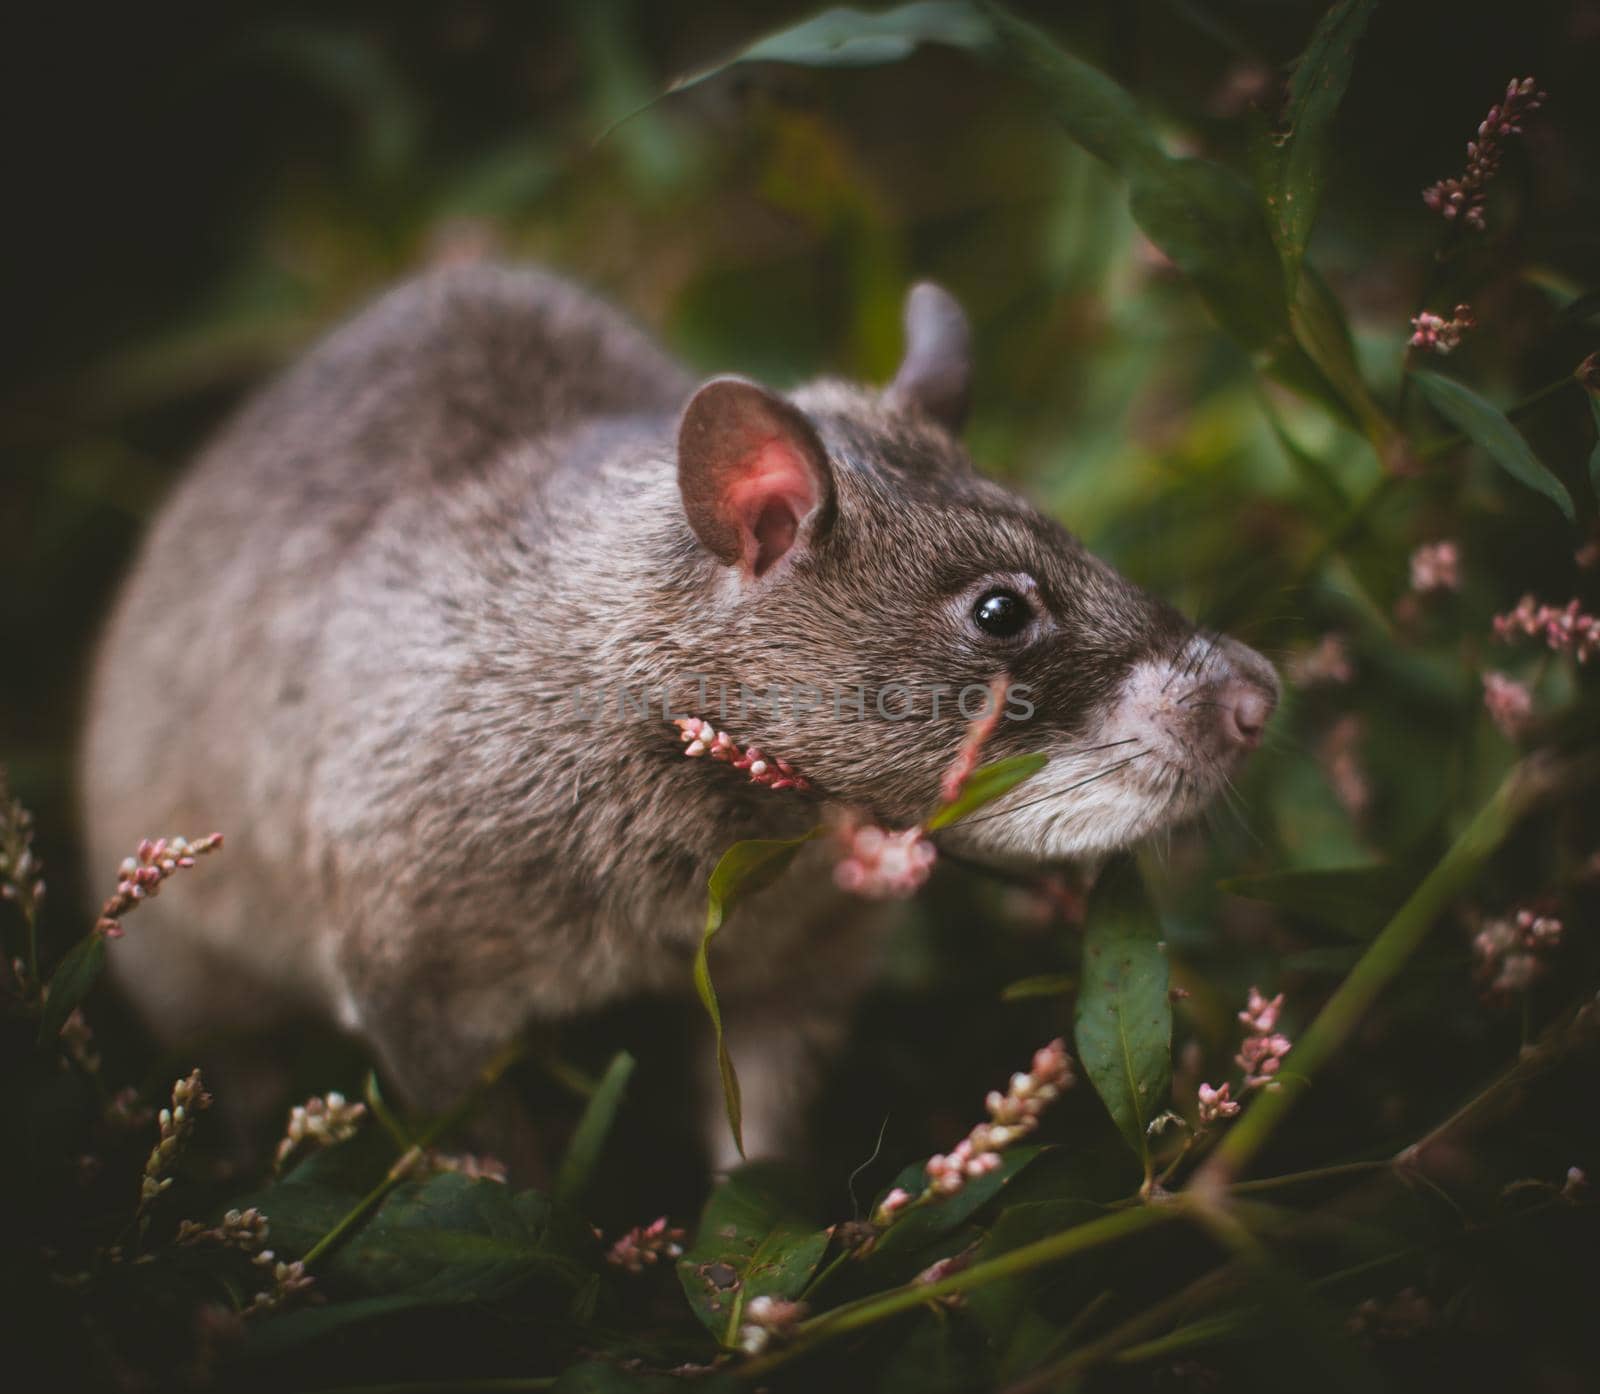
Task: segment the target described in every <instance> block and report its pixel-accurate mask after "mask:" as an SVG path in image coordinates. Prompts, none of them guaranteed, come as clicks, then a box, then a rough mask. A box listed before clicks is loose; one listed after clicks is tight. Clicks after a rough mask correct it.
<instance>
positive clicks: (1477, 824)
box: [1193, 761, 1544, 1196]
mask: <svg viewBox="0 0 1600 1394" xmlns="http://www.w3.org/2000/svg"><path fill="white" fill-rule="evenodd" d="M1533 764H1534V762H1533V761H1524V762H1523V763H1522V764H1520V765H1518V766H1516V767H1515V768H1513V769H1512V771H1511V773H1510V774H1508V775H1507V776H1506V778H1505V781H1504V782H1503V783H1502V784H1501V785H1500V787H1499V789H1497V790H1496V791H1495V792H1494V794H1493V795H1492V796H1491V797H1490V798H1489V800H1488V802H1487V803H1485V804H1484V806H1483V807H1482V808H1481V809H1480V810H1479V811H1478V813H1477V815H1476V816H1475V817H1474V818H1473V819H1472V821H1471V822H1470V823H1469V824H1468V825H1467V827H1466V830H1465V831H1464V832H1462V834H1461V836H1460V837H1458V838H1457V839H1456V841H1455V844H1454V845H1453V846H1452V847H1451V848H1450V850H1449V851H1448V852H1446V853H1445V855H1444V856H1443V858H1441V859H1440V861H1439V863H1438V864H1437V865H1436V866H1435V867H1434V868H1433V870H1432V871H1430V872H1429V873H1428V875H1427V876H1426V877H1425V878H1424V879H1423V882H1422V884H1421V885H1420V886H1418V887H1417V889H1416V890H1415V891H1413V892H1412V894H1411V898H1410V899H1409V900H1407V901H1406V903H1405V904H1404V905H1402V906H1401V907H1400V909H1399V910H1398V911H1397V912H1396V913H1395V916H1394V918H1393V919H1391V920H1390V921H1389V923H1388V924H1387V925H1386V926H1385V927H1384V929H1383V931H1382V932H1381V933H1380V934H1379V935H1378V937H1377V938H1376V939H1374V940H1373V941H1372V944H1371V946H1370V947H1369V948H1368V949H1367V951H1366V953H1365V954H1363V955H1362V956H1361V959H1360V961H1359V962H1358V963H1357V964H1356V966H1355V967H1354V968H1353V969H1351V970H1350V973H1349V975H1348V976H1347V977H1346V978H1345V980H1344V981H1343V982H1342V983H1341V984H1340V985H1339V987H1338V989H1337V990H1336V991H1335V992H1334V994H1333V996H1332V997H1330V998H1329V999H1328V1001H1327V1003H1326V1005H1325V1006H1324V1007H1323V1009H1322V1011H1321V1012H1320V1013H1319V1014H1318V1016H1317V1019H1316V1020H1315V1021H1314V1022H1312V1024H1311V1027H1310V1029H1309V1030H1308V1031H1307V1032H1306V1033H1305V1035H1304V1037H1302V1038H1301V1040H1300V1041H1298V1042H1297V1043H1296V1045H1295V1050H1294V1064H1295V1073H1296V1074H1297V1075H1300V1076H1302V1077H1305V1078H1307V1079H1309V1078H1310V1077H1311V1076H1313V1075H1314V1074H1315V1073H1316V1071H1317V1069H1318V1068H1319V1067H1320V1066H1321V1065H1322V1064H1324V1063H1325V1062H1326V1061H1327V1059H1328V1058H1329V1057H1330V1056H1331V1055H1332V1054H1333V1053H1334V1051H1336V1050H1337V1049H1338V1048H1339V1046H1340V1045H1342V1044H1343V1043H1344V1041H1345V1039H1346V1038H1347V1037H1348V1036H1349V1035H1350V1033H1351V1032H1352V1031H1354V1030H1355V1028H1356V1027H1357V1026H1358V1025H1359V1024H1360V1022H1361V1019H1362V1017H1363V1016H1364V1015H1365V1014H1366V1012H1367V1010H1368V1009H1369V1008H1370V1007H1371V1005H1372V1003H1373V1000H1374V999H1375V998H1376V997H1377V996H1378V994H1379V993H1380V992H1381V991H1382V990H1383V989H1384V987H1385V986H1387V985H1388V983H1389V981H1390V980H1391V979H1392V978H1393V977H1394V976H1395V975H1396V974H1397V973H1398V972H1399V971H1400V970H1401V969H1402V968H1403V967H1404V966H1405V964H1406V962H1407V960H1409V959H1410V957H1411V955H1412V954H1413V953H1414V952H1415V951H1416V950H1417V948H1418V946H1419V945H1421V943H1422V941H1423V939H1424V938H1425V937H1426V936H1427V934H1428V931H1429V930H1430V929H1432V928H1433V925H1434V922H1435V921H1436V920H1437V919H1438V917H1439V914H1440V912H1441V911H1442V910H1443V909H1444V908H1445V906H1446V905H1447V904H1449V902H1450V901H1451V899H1453V898H1454V897H1455V896H1456V895H1457V894H1459V893H1460V892H1461V891H1462V890H1463V889H1464V888H1465V887H1466V886H1467V885H1468V884H1469V882H1470V881H1471V880H1472V878H1473V877H1474V876H1475V875H1476V874H1477V872H1478V869H1479V867H1480V866H1482V864H1483V862H1484V861H1485V860H1486V859H1487V858H1488V857H1489V855H1490V854H1491V853H1492V852H1493V851H1494V850H1495V848H1497V847H1498V846H1499V845H1500V842H1501V840H1502V839H1503V838H1504V837H1505V835H1506V833H1507V832H1509V831H1510V829H1511V827H1512V825H1513V824H1514V823H1515V822H1516V821H1517V820H1518V818H1520V817H1521V815H1522V813H1523V812H1524V811H1525V809H1526V808H1527V807H1528V805H1529V804H1530V803H1531V802H1532V801H1533V799H1534V797H1535V796H1536V795H1537V794H1538V793H1539V792H1541V790H1542V786H1543V783H1544V781H1543V780H1542V779H1540V778H1538V777H1537V776H1536V774H1535V772H1534V771H1533V769H1532V766H1533ZM1299 1093H1300V1091H1299V1090H1290V1089H1281V1088H1280V1089H1278V1090H1273V1091H1263V1093H1262V1094H1261V1096H1260V1097H1259V1098H1258V1099H1257V1100H1256V1102H1255V1104H1254V1106H1253V1107H1252V1108H1250V1109H1249V1110H1248V1111H1247V1112H1246V1113H1245V1114H1244V1116H1243V1117H1241V1118H1240V1119H1239V1121H1238V1122H1237V1123H1236V1124H1235V1125H1234V1127H1233V1128H1232V1129H1231V1130H1230V1131H1229V1133H1228V1135H1227V1137H1225V1138H1224V1139H1223V1141H1222V1143H1221V1144H1220V1145H1219V1146H1218V1147H1217V1149H1216V1150H1215V1151H1214V1152H1213V1153H1212V1155H1211V1157H1210V1159H1209V1160H1208V1161H1207V1162H1206V1163H1205V1165H1204V1166H1202V1167H1201V1168H1200V1169H1199V1171H1198V1172H1196V1174H1195V1179H1194V1183H1193V1184H1194V1187H1195V1189H1197V1190H1199V1191H1200V1192H1201V1193H1202V1194H1208V1195H1211V1196H1216V1195H1219V1194H1220V1193H1221V1192H1222V1191H1223V1190H1224V1189H1226V1188H1227V1186H1228V1185H1229V1183H1230V1182H1231V1181H1232V1179H1233V1177H1234V1176H1236V1175H1237V1174H1238V1173H1239V1172H1240V1171H1242V1170H1243V1169H1244V1167H1245V1166H1246V1165H1248V1163H1249V1162H1250V1160H1251V1159H1252V1158H1253V1157H1254V1156H1255V1155H1256V1153H1257V1152H1259V1151H1260V1150H1261V1148H1262V1147H1263V1146H1264V1145H1265V1144H1266V1142H1267V1139H1268V1138H1270V1137H1271V1136H1272V1133H1273V1130H1274V1129H1275V1128H1276V1127H1277V1126H1278V1124H1279V1123H1280V1122H1281V1121H1282V1120H1283V1118H1284V1117H1285V1115H1286V1114H1287V1113H1288V1112H1289V1110H1290V1109H1291V1108H1292V1107H1293V1106H1294V1104H1295V1101H1296V1099H1297V1098H1298V1097H1299Z"/></svg>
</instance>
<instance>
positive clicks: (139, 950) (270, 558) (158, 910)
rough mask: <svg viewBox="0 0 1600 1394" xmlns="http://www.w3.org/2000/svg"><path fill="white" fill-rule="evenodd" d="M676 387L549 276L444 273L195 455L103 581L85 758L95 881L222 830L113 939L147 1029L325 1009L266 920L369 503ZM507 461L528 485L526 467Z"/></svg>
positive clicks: (294, 916) (471, 472)
mask: <svg viewBox="0 0 1600 1394" xmlns="http://www.w3.org/2000/svg"><path fill="white" fill-rule="evenodd" d="M688 388H689V381H688V379H687V378H686V377H685V376H684V374H683V373H682V370H681V369H680V368H679V367H678V366H677V365H675V364H674V363H673V362H672V361H671V360H670V359H669V358H667V357H666V356H665V355H664V354H663V353H662V352H661V351H660V350H659V349H658V348H657V347H656V346H655V345H654V344H653V343H652V342H651V341H650V340H649V339H648V338H647V337H646V336H645V335H643V334H642V333H641V332H640V331H639V330H637V329H636V328H635V327H633V326H632V325H631V324H630V323H629V322H628V321H627V320H626V319H625V318H624V317H622V316H621V315H620V314H618V313H617V312H616V311H615V310H613V309H611V308H610V307H609V306H606V305H603V304H601V303H600V302H598V301H596V300H594V299H592V298H591V297H589V296H587V295H585V294H584V293H583V292H581V291H579V290H577V289H576V288H574V287H572V286H570V285H568V284H567V283H566V282H563V281H561V280H559V279H557V278H555V277H553V276H550V275H547V274H545V273H541V272H537V271H532V270H514V269H507V268H502V267H494V266H472V267H458V268H451V269H448V270H443V271H439V272H434V273H431V274H429V275H426V276H424V277H421V278H419V279H418V280H415V281H413V282H410V283H408V284H406V285H403V286H401V287H400V288H398V289H396V290H394V291H391V292H390V293H388V294H387V295H385V296H383V297H382V298H381V299H380V300H378V301H377V302H376V303H374V304H373V305H372V306H370V307H369V308H368V309H366V310H365V311H364V312H362V313H361V314H359V315H358V316H357V317H356V318H354V319H353V320H351V321H350V322H349V323H347V324H346V325H344V326H343V327H342V328H340V329H338V330H336V331H335V332H334V333H333V334H332V335H331V336H330V337H329V338H327V339H326V340H325V341H324V342H323V343H321V344H320V345H319V346H318V347H316V348H315V349H313V350H312V351H311V352H310V353H309V354H307V355H306V356H305V357H304V358H302V359H301V360H300V361H299V362H298V363H297V364H296V365H295V366H294V367H293V368H292V369H290V370H289V371H288V372H287V373H286V374H285V375H284V376H282V377H281V378H280V379H279V380H277V381H276V382H275V383H273V384H272V385H270V386H269V387H268V388H266V389H265V390H264V391H263V392H262V393H261V394H260V395H258V396H257V397H256V398H255V399H254V400H253V401H252V402H250V403H249V404H248V405H247V406H246V407H245V408H244V410H243V411H241V412H240V413H239V414H238V416H237V417H236V418H235V419H234V420H233V421H232V423H231V424H230V425H229V426H228V427H227V428H226V429H225V430H224V431H223V432H222V434H221V435H220V437H219V438H218V439H217V440H216V441H215V442H214V443H213V444H212V445H211V446H210V448H209V449H208V450H207V451H206V452H205V454H204V455H203V457H202V458H201V459H200V460H199V461H198V462H197V464H196V465H195V466H194V468H193V469H192V470H191V472H190V473H189V474H188V476H187V477H186V478H185V479H184V480H183V481H182V482H181V483H180V484H179V486H178V488H177V489H176V491H175V492H174V494H173V496H172V497H171V498H170V499H169V500H168V501H167V503H166V504H165V506H164V507H163V509H162V510H161V513H160V515H159V516H158V518H157V519H156V521H155V523H154V525H153V527H152V529H151V531H150V534H149V536H148V537H147V538H146V539H145V542H144V545H143V547H142V549H141V552H140V554H139V557H138V559H137V561H136V563H135V565H134V568H133V571H132V574H131V576H130V577H129V580H128V582H127V584H126V586H125V587H124V590H123V592H122V595H121V597H120V600H119V603H118V605H117V608H116V611H115V613H114V615H113V617H112V620H111V622H110V625H109V627H108V629H107V632H106V634H105V637H104V640H103V642H102V645H101V649H100V653H99V655H98V659H97V665H96V670H95V674H94V679H93V684H92V689H91V695H90V704H89V718H88V723H87V731H86V739H85V743H84V749H83V766H82V779H81V791H82V797H83V805H84V810H85V824H86V831H87V834H88V844H89V851H90V855H91V858H92V861H91V867H92V869H93V871H94V872H96V873H97V874H98V876H99V877H100V878H104V877H106V876H109V875H110V874H111V873H112V870H113V868H114V867H115V866H116V864H117V862H118V861H119V860H120V859H121V858H122V857H123V856H125V855H126V854H127V853H128V852H129V851H131V849H132V847H133V845H134V844H135V843H136V842H137V841H138V839H139V838H140V837H143V836H154V835H165V834H170V833H178V832H182V833H185V834H187V835H193V834H195V833H196V832H201V831H203V832H210V831H212V830H213V829H222V830H224V831H226V832H227V833H228V834H229V852H228V862H229V867H228V869H227V873H226V874H225V875H219V876H203V877H196V878H194V880H193V882H191V884H189V885H186V886H185V887H184V891H183V894H182V895H181V896H174V897H171V898H170V900H164V901H162V902H161V903H160V904H159V905H153V906H151V907H149V909H148V910H147V911H146V912H145V913H146V915H148V916H149V918H148V919H146V918H145V916H143V915H142V916H141V925H140V927H141V931H142V932H141V934H140V935H138V936H132V935H130V936H129V939H128V941H127V942H125V943H124V944H122V945H119V948H118V953H117V955H116V958H117V960H118V965H117V966H118V968H119V972H120V976H122V978H123V980H124V982H125V983H126V984H127V985H128V986H129V987H130V988H131V990H132V991H133V993H134V995H135V997H136V998H138V999H139V1000H140V1003H141V1006H142V1007H143V1008H144V1010H145V1012H146V1014H147V1016H149V1017H150V1018H151V1019H152V1021H153V1022H154V1023H155V1024H156V1025H157V1026H158V1027H160V1026H162V1025H164V1024H165V1025H167V1027H168V1034H171V1035H181V1034H184V1033H185V1032H188V1031H192V1030H193V1029H194V1028H195V1025H196V1023H195V1021H194V1020H193V1016H192V1013H193V1009H194V1006H195V1004H196V1002H197V1001H200V1002H204V1003H206V1004H207V1006H208V1009H209V1011H210V1013H211V1014H212V1015H213V1016H215V1017H216V1019H217V1020H218V1021H219V1022H226V1021H231V1020H238V1019H239V1018H240V1016H241V1014H243V1015H248V1014H249V1013H250V1011H251V1008H252V1005H253V1004H252V1002H251V1001H249V1000H247V999H249V998H250V997H251V996H252V993H253V989H252V988H251V987H250V986H249V985H248V984H249V981H250V979H252V978H255V979H258V980H271V981H272V982H273V983H274V984H275V985H276V986H277V987H278V988H279V989H281V988H282V987H284V986H285V985H288V986H291V987H292V986H294V985H299V986H302V987H303V988H304V996H305V997H306V999H307V1004H308V1005H311V1006H314V1007H318V1008H325V1007H326V1006H327V1005H328V1003H327V1002H326V1000H325V995H326V994H325V991H324V990H323V982H324V978H325V976H326V975H324V974H322V973H320V972H319V971H318V964H317V961H316V953H317V946H316V945H315V944H308V943H307V942H306V941H305V938H304V935H305V930H304V927H303V926H302V925H301V923H300V919H301V917H300V915H299V914H298V913H297V912H296V911H294V910H289V909H287V908H286V905H287V903H288V902H290V901H296V902H302V903H303V902H304V900H305V899H306V897H305V896H303V895H299V894H294V893H293V892H292V888H290V887H288V886H286V885H285V884H284V881H285V878H286V877H295V878H301V877H305V878H311V879H312V880H315V879H316V878H318V877H319V875H324V874H326V872H325V871H323V870H319V867H318V866H317V865H316V864H315V863H314V862H313V861H311V860H308V859H307V856H306V853H305V850H304V849H305V846H306V839H305V837H304V833H305V832H306V828H305V824H304V819H305V814H306V809H305V791H306V780H307V771H308V767H309V762H310V761H312V760H313V759H314V758H315V752H316V751H317V749H318V741H319V729H320V728H322V727H324V726H325V724H326V719H327V717H328V715H329V713H328V711H327V708H328V705H329V701H330V694H329V693H327V692H325V691H316V690H310V691H308V682H307V674H308V673H309V672H311V671H312V669H313V668H314V666H315V663H316V656H317V653H318V647H319V643H320V641H321V637H322V635H323V633H324V630H325V626H326V622H327V619H328V617H329V612H330V607H331V606H332V605H333V604H335V603H336V602H335V600H334V597H335V596H336V595H337V594H338V593H339V590H340V586H339V584H338V583H339V579H340V576H341V571H342V568H343V566H344V563H345V561H346V559H347V558H348V557H350V556H351V555H352V554H353V553H354V552H355V551H356V550H357V549H359V547H360V545H361V542H362V539H363V538H364V537H365V536H366V535H367V534H368V533H369V531H370V530H371V529H372V528H373V526H374V523H375V521H376V520H377V519H378V518H379V516H380V515H381V514H382V513H383V511H384V510H385V509H387V508H389V507H391V506H392V505H395V504H397V503H404V502H406V501H413V502H414V501H415V500H416V499H418V498H426V497H427V496H428V494H429V493H430V492H433V491H441V492H447V491H449V490H450V489H451V488H452V487H455V486H457V485H459V484H460V483H461V482H462V481H463V480H465V479H469V478H471V477H473V476H475V475H477V474H480V473H482V472H483V471H484V470H485V469H486V468H487V467H488V466H489V465H490V464H491V463H492V462H493V461H494V460H496V459H497V458H499V457H501V456H502V455H503V454H504V453H505V452H506V451H507V450H509V449H511V448H513V447H516V446H523V445H529V444H532V445H534V446H535V447H536V446H537V443H538V442H539V441H540V440H541V439H547V438H550V437H552V436H556V435H559V434H562V433H564V432H566V431H568V430H570V429H571V428H573V427H575V426H578V425H580V424H581V423H583V422H584V421H586V420H590V419H593V418H596V417H604V416H613V415H634V414H640V413H647V414H664V413H671V412H673V411H675V410H677V409H678V408H679V407H680V406H681V404H682V402H683V400H684V398H685V396H686V395H687V392H688ZM525 454H526V455H527V456H528V458H529V460H530V461H533V462H534V465H533V469H534V472H533V473H532V474H531V475H530V481H529V482H530V487H531V488H534V489H536V488H537V484H538V468H539V466H538V463H537V462H538V461H539V460H540V459H541V453H540V452H539V451H538V450H537V449H536V448H535V449H533V450H531V451H526V452H525ZM548 463H549V462H548V460H546V465H547V464H548ZM333 695H334V697H337V696H338V694H333ZM346 695H347V696H349V697H350V698H352V699H354V698H356V696H357V694H353V693H352V694H346ZM330 881H331V877H330ZM97 884H98V882H97ZM301 889H304V890H313V895H314V888H313V887H309V886H308V887H302V888H301ZM180 902H181V904H180ZM169 906H170V911H169V909H168V907H169ZM164 912H165V913H164ZM190 926H194V927H196V928H195V929H194V931H193V932H191V931H190V928H189V927H190ZM199 927H203V933H202V932H201V931H200V929H199ZM240 970H243V971H240Z"/></svg>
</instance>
